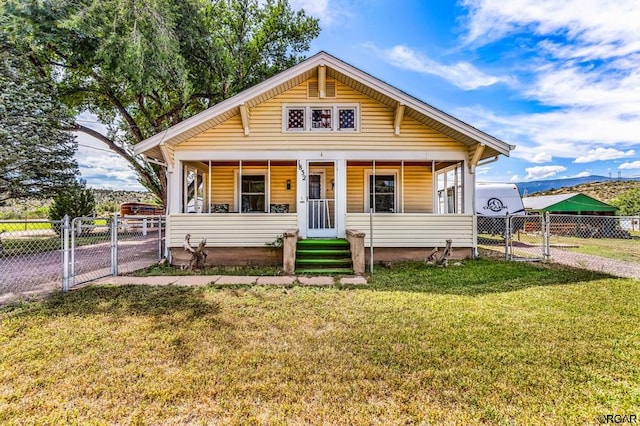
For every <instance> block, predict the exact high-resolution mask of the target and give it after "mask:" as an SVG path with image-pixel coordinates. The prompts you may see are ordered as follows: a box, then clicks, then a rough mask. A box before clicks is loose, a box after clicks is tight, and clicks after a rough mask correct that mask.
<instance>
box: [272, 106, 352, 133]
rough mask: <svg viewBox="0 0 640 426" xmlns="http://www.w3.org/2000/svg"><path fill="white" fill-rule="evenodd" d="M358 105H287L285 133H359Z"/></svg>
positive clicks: (284, 119) (283, 122)
mask: <svg viewBox="0 0 640 426" xmlns="http://www.w3.org/2000/svg"><path fill="white" fill-rule="evenodd" d="M359 111H360V108H359V106H358V105H306V106H302V105H285V106H284V107H283V115H282V131H283V132H300V131H304V132H318V131H323V132H327V131H328V132H337V131H343V132H344V131H351V132H357V131H359V127H360V114H359Z"/></svg>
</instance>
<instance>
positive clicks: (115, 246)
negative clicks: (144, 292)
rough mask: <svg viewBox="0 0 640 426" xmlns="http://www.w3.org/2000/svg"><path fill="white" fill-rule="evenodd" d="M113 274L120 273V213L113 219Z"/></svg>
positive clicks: (114, 215)
mask: <svg viewBox="0 0 640 426" xmlns="http://www.w3.org/2000/svg"><path fill="white" fill-rule="evenodd" d="M111 274H112V275H113V276H116V275H118V213H114V214H113V219H112V220H111Z"/></svg>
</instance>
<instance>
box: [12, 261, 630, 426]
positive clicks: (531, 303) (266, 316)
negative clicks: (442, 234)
mask: <svg viewBox="0 0 640 426" xmlns="http://www.w3.org/2000/svg"><path fill="white" fill-rule="evenodd" d="M639 320H640V284H639V283H638V281H634V280H629V279H616V278H611V277H608V276H605V275H601V274H597V273H592V272H586V271H580V270H575V269H566V268H558V267H552V266H545V265H530V264H523V263H504V262H501V261H496V260H491V259H478V260H473V261H467V262H465V263H464V265H463V266H453V265H452V266H450V267H449V268H435V267H428V266H425V265H424V264H420V263H411V264H404V265H398V266H394V267H390V268H383V267H379V268H377V269H376V273H375V276H374V277H373V278H371V279H370V285H368V286H364V287H341V286H333V287H324V288H313V287H292V288H282V287H257V286H256V287H242V288H214V287H201V288H181V287H173V286H164V287H146V286H124V287H116V286H93V287H86V288H82V289H78V290H75V291H72V292H70V293H67V294H62V293H58V294H54V295H53V296H51V297H50V298H48V299H45V300H43V301H40V302H32V303H25V304H22V305H15V306H11V307H7V308H4V309H2V310H0V348H2V350H1V351H0V423H4V424H86V423H90V424H283V423H294V424H355V425H358V424H362V425H369V424H418V423H421V422H422V423H425V424H433V423H436V424H437V423H456V424H478V423H484V424H585V423H586V424H597V419H598V416H599V415H607V414H621V415H624V414H635V415H640V332H639V331H638V323H639Z"/></svg>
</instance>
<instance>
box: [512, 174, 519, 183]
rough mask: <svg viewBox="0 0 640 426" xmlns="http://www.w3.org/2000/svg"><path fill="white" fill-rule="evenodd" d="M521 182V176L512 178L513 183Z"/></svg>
mask: <svg viewBox="0 0 640 426" xmlns="http://www.w3.org/2000/svg"><path fill="white" fill-rule="evenodd" d="M519 181H520V176H518V175H513V176H511V182H519Z"/></svg>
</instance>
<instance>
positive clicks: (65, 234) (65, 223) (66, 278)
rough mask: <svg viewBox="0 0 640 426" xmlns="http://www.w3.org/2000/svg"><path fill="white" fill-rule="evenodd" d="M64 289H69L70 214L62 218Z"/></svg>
mask: <svg viewBox="0 0 640 426" xmlns="http://www.w3.org/2000/svg"><path fill="white" fill-rule="evenodd" d="M62 291H69V216H68V215H65V216H64V219H63V220H62Z"/></svg>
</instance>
